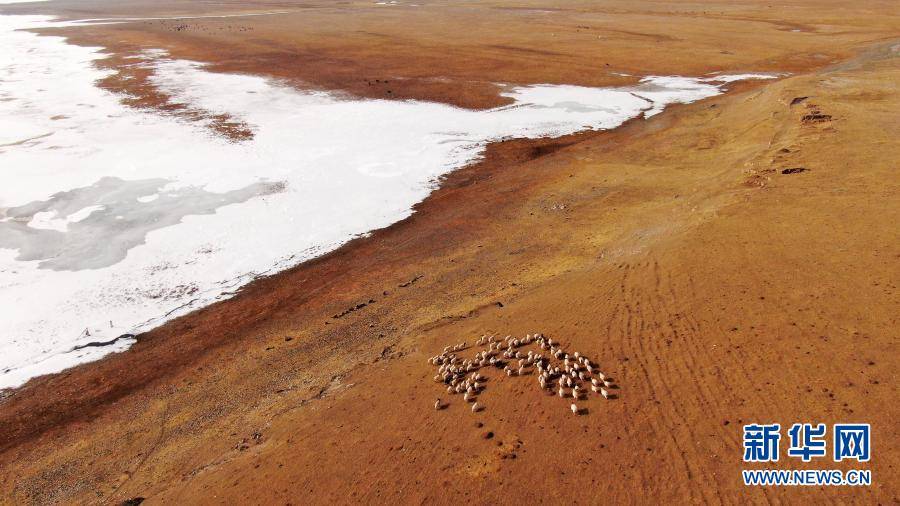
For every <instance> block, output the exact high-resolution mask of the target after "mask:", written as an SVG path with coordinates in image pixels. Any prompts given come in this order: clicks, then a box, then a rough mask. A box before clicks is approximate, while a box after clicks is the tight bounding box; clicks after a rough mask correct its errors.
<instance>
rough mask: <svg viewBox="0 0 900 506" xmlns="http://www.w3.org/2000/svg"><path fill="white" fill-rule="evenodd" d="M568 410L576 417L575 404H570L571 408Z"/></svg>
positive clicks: (576, 408)
mask: <svg viewBox="0 0 900 506" xmlns="http://www.w3.org/2000/svg"><path fill="white" fill-rule="evenodd" d="M569 409H571V410H572V414H573V415H577V414H578V406H576V405H575V404H572V405H571V406H569Z"/></svg>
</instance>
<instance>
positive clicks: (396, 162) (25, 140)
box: [0, 0, 770, 388]
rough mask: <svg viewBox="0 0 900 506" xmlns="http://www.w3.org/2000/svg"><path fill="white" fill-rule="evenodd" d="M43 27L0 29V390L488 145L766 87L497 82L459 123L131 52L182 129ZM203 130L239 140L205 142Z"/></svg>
mask: <svg viewBox="0 0 900 506" xmlns="http://www.w3.org/2000/svg"><path fill="white" fill-rule="evenodd" d="M0 1H2V0H0ZM52 25H54V21H53V20H52V19H50V18H47V17H39V16H0V312H2V317H0V388H7V387H15V386H18V385H21V384H22V383H24V382H25V381H27V380H28V379H29V378H32V377H34V376H37V375H40V374H46V373H51V372H57V371H60V370H62V369H64V368H66V367H70V366H72V365H75V364H77V363H81V362H85V361H89V360H95V359H98V358H100V357H102V356H103V355H105V354H108V353H111V352H115V351H121V350H123V349H125V348H127V347H128V346H129V345H130V344H131V343H133V339H131V338H128V337H125V338H120V339H117V338H118V337H119V336H122V335H128V334H136V333H139V332H141V331H145V330H148V329H150V328H152V327H154V326H157V325H159V324H161V323H163V322H164V321H166V320H168V319H171V318H173V317H175V316H178V315H181V314H184V313H185V312H188V311H190V310H193V309H196V308H199V307H202V306H204V305H207V304H210V303H212V302H215V301H216V300H220V299H222V298H226V297H229V296H231V295H232V294H233V293H234V291H235V290H236V289H238V288H239V287H240V286H242V285H244V284H246V283H247V282H249V281H251V280H253V279H254V278H256V277H258V276H260V275H264V274H270V273H274V272H277V271H279V270H283V269H285V268H287V267H290V266H293V265H296V264H297V263H299V262H302V261H303V260H306V259H309V258H312V257H314V256H317V255H321V254H323V253H325V252H327V251H330V250H333V249H334V248H337V247H338V246H340V245H341V244H343V243H345V242H346V241H348V240H350V239H352V238H354V237H356V236H359V235H360V234H365V233H367V232H370V231H372V230H375V229H378V228H382V227H385V226H388V225H390V224H392V223H394V222H397V221H398V220H401V219H403V218H405V217H407V216H409V214H410V213H411V212H412V211H411V209H412V206H413V205H414V204H416V203H417V202H419V201H421V200H422V199H424V198H425V197H426V196H427V195H428V194H429V192H430V191H432V190H433V189H434V188H435V185H436V182H437V181H438V179H439V177H440V176H441V175H444V174H446V173H448V172H449V171H452V170H454V169H457V168H459V167H462V166H464V165H466V164H469V163H472V162H473V161H476V160H477V159H478V158H479V157H480V156H481V154H482V152H483V150H484V148H485V146H486V145H487V144H488V143H490V142H494V141H498V140H502V139H507V138H513V137H525V138H537V137H548V136H561V135H565V134H570V133H574V132H578V131H582V130H586V129H594V130H598V129H609V128H615V127H616V126H619V125H621V124H622V123H623V122H625V121H627V120H629V119H631V118H634V117H638V116H640V115H646V116H649V115H652V114H657V113H659V112H661V111H662V110H663V109H664V108H665V107H666V105H668V104H672V103H687V102H692V101H695V100H700V99H703V98H707V97H710V96H713V95H717V94H719V93H721V92H722V88H721V87H722V86H723V85H724V84H726V83H727V82H730V81H732V80H735V79H744V78H754V77H770V76H761V75H754V74H747V75H740V76H715V77H706V78H687V77H672V76H670V77H647V78H645V79H644V80H643V81H642V82H641V83H640V84H639V85H637V86H634V87H630V88H585V87H578V86H552V85H534V86H525V87H501V90H502V93H503V94H504V95H505V96H508V97H510V98H511V99H512V100H513V101H514V104H513V105H510V106H506V107H500V108H496V109H491V110H485V111H471V110H465V109H460V108H455V107H451V106H447V105H442V104H436V103H427V102H416V101H384V100H361V99H346V98H340V97H339V96H337V95H334V94H329V93H323V92H313V91H304V90H298V89H295V88H291V87H288V86H286V85H283V84H282V83H279V82H276V81H272V80H269V79H265V78H262V77H256V76H249V75H231V74H217V73H211V72H208V71H206V70H205V69H204V66H203V65H202V64H199V63H196V62H190V61H181V60H173V59H170V58H168V56H167V55H166V53H164V52H162V51H148V52H146V54H144V55H142V57H140V58H136V59H135V60H134V65H141V66H146V67H147V68H149V69H151V70H152V71H153V77H152V78H151V82H152V83H153V84H154V85H155V86H156V87H157V88H158V89H159V90H160V91H162V92H163V93H165V94H166V95H168V96H169V97H170V100H171V101H172V102H174V103H178V104H184V105H186V106H187V107H189V108H190V110H191V111H196V112H197V114H196V115H194V118H193V119H187V118H184V117H179V116H174V115H171V114H162V113H159V112H154V111H152V110H137V109H134V108H130V107H128V106H125V105H123V104H122V103H121V99H122V98H123V97H122V96H119V95H115V94H113V93H110V92H108V91H104V90H102V89H100V88H98V87H97V86H96V82H97V81H98V80H100V79H102V78H104V77H107V76H108V75H109V74H110V72H111V71H108V70H100V69H98V68H97V67H96V66H95V62H96V61H97V60H99V59H102V58H104V56H105V55H104V54H103V53H102V51H101V49H99V48H84V47H78V46H72V45H68V44H66V43H65V41H64V39H62V38H59V37H40V36H37V35H35V34H33V33H31V32H28V31H22V29H28V28H36V27H41V26H52ZM223 117H224V118H228V120H229V121H231V122H234V123H236V124H238V125H240V127H241V128H242V129H245V130H246V131H247V132H249V135H248V136H247V138H245V139H243V140H233V139H228V138H226V137H224V136H222V135H220V134H217V133H216V129H214V128H211V126H214V125H213V123H214V122H215V121H219V119H220V118H223ZM217 118H219V119H217Z"/></svg>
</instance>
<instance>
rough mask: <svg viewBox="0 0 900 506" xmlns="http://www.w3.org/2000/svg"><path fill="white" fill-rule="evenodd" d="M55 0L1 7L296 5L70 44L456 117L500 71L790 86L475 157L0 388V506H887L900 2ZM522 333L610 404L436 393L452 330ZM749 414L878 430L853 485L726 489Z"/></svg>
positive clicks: (114, 31)
mask: <svg viewBox="0 0 900 506" xmlns="http://www.w3.org/2000/svg"><path fill="white" fill-rule="evenodd" d="M58 4H59V5H58V6H54V5H50V4H48V5H44V6H21V5H20V6H5V7H4V8H3V9H4V11H5V12H24V11H29V12H41V11H43V12H61V13H63V14H64V15H67V16H71V17H106V16H109V15H134V14H135V13H139V14H140V15H171V14H173V13H175V14H177V15H187V14H191V15H198V14H210V13H217V12H218V13H225V12H240V11H243V12H250V11H257V12H261V11H275V10H288V11H291V12H290V13H289V14H281V15H278V16H258V17H253V18H252V19H251V18H240V22H238V21H235V20H234V19H236V18H228V19H227V20H226V19H225V18H221V19H212V18H208V19H200V20H192V21H190V22H188V21H178V22H175V21H171V20H169V21H164V22H155V23H154V22H139V23H129V24H119V25H110V26H104V27H89V28H79V29H74V30H70V33H69V35H71V36H72V37H73V39H72V40H73V41H75V42H78V43H90V44H99V45H106V46H107V47H109V48H110V49H111V50H112V51H115V52H117V53H118V54H119V55H122V54H129V53H130V52H134V51H137V50H139V49H140V48H142V47H163V48H166V49H168V50H170V51H171V52H172V54H173V55H174V56H177V57H186V58H193V59H198V60H202V61H209V62H212V63H214V64H215V65H216V68H219V69H221V70H229V71H247V72H254V73H263V74H267V75H272V76H276V77H280V78H285V79H290V80H292V81H295V82H296V83H297V84H298V85H307V86H315V87H325V88H329V89H338V90H345V91H347V92H348V93H353V94H357V95H363V96H372V97H375V96H388V95H389V96H391V97H399V98H406V97H413V98H428V99H434V100H442V101H446V102H449V103H454V104H458V105H464V106H469V107H486V106H490V105H494V104H496V103H498V102H499V99H498V98H497V96H496V89H495V87H494V85H493V84H492V83H494V82H497V81H503V82H514V83H517V84H522V83H531V82H573V83H577V84H590V85H602V84H617V83H622V82H627V79H628V78H627V77H621V76H616V75H613V74H612V73H611V72H624V73H632V74H665V73H678V74H685V75H698V74H702V73H704V72H710V71H718V70H727V71H739V70H753V71H784V72H790V73H791V75H790V76H787V77H785V78H783V79H781V80H779V81H776V82H760V83H750V84H741V85H737V86H734V87H733V88H734V89H733V90H732V92H730V93H729V94H727V95H725V96H721V97H716V98H713V99H710V100H706V101H702V102H698V103H695V104H691V105H688V106H680V107H675V108H672V109H670V110H667V111H666V112H665V113H663V114H661V115H659V116H657V117H655V118H653V119H651V120H649V121H636V122H632V123H630V124H628V125H627V126H625V127H623V128H620V129H618V130H616V131H613V132H606V133H589V134H581V135H576V136H571V137H568V138H564V139H557V140H544V141H534V142H521V141H510V142H505V143H502V144H499V145H494V146H492V147H491V148H490V150H489V153H488V156H487V158H486V160H485V161H484V162H483V163H481V164H478V165H476V166H473V167H470V168H467V169H464V170H461V171H459V172H457V173H454V174H453V175H451V176H450V177H448V178H447V180H446V181H445V184H444V185H443V187H442V188H441V189H440V190H438V191H437V192H435V193H434V194H433V195H432V196H431V197H430V198H429V199H428V200H427V201H425V202H424V203H422V204H421V205H419V206H418V208H417V213H416V214H415V215H414V216H413V217H411V218H410V219H408V220H405V221H404V222H401V223H399V224H397V225H395V226H392V227H390V228H388V229H386V230H382V231H379V232H377V233H375V234H374V235H373V236H372V237H370V238H367V239H362V240H358V241H355V242H353V243H351V244H349V245H348V246H346V247H344V248H342V249H340V250H339V251H337V252H335V253H333V254H330V255H328V256H326V257H323V258H321V259H318V260H316V261H313V262H310V263H308V264H304V265H302V266H299V267H297V268H295V269H293V270H291V271H288V272H284V273H282V274H279V275H277V276H274V277H271V278H267V279H263V280H260V281H258V282H256V283H254V284H252V285H251V286H249V287H247V288H246V289H245V290H244V291H243V292H242V293H241V294H240V295H239V296H237V297H235V298H234V299H232V300H229V301H226V302H223V303H220V304H217V305H215V306H212V307H210V308H207V309H204V310H201V311H198V312H197V313H194V314H191V315H188V316H186V317H183V318H181V319H179V320H176V321H174V322H172V323H170V324H168V325H166V326H164V327H162V328H159V329H157V330H155V331H153V332H150V333H148V334H145V335H143V336H141V337H140V339H139V342H138V343H137V344H136V345H135V346H134V347H133V348H132V349H131V350H129V351H128V352H126V353H123V354H119V355H115V356H112V357H110V358H108V359H105V360H103V361H101V362H98V363H94V364H88V365H85V366H81V367H78V368H75V369H72V370H70V371H67V372H65V373H62V374H59V375H54V376H49V377H43V378H38V379H36V380H33V381H31V382H30V383H28V384H27V385H26V386H24V387H23V388H21V389H18V390H16V391H13V392H9V393H7V394H6V395H5V398H4V400H3V401H2V404H0V452H2V453H0V468H2V474H0V497H2V498H3V501H4V502H6V503H9V504H28V503H63V502H66V503H68V502H76V503H105V504H109V503H118V502H121V501H123V500H126V499H130V498H136V497H146V498H148V502H149V503H157V502H158V503H160V504H169V503H229V504H234V503H244V502H246V503H293V504H308V503H326V502H337V503H347V502H356V501H365V502H388V501H401V502H404V503H424V502H435V503H449V502H458V501H472V502H476V503H489V502H495V503H513V502H523V501H529V500H531V501H533V500H538V501H539V502H546V503H558V502H562V501H567V502H575V503H586V504H587V503H599V502H608V503H612V504H617V503H647V502H651V501H654V502H655V501H658V502H673V503H674V502H677V503H684V502H691V503H701V502H703V503H730V504H731V503H742V504H743V503H751V502H752V503H781V502H790V503H796V502H800V501H805V502H815V503H865V504H875V503H880V504H891V503H897V502H898V501H900V482H898V480H897V478H896V476H897V467H898V466H900V458H898V454H897V452H896V451H895V449H894V447H895V446H896V444H897V443H898V439H900V438H898V425H897V424H896V419H897V417H898V415H900V413H898V409H897V405H898V403H897V398H898V392H897V380H896V363H897V357H898V351H897V328H898V322H897V316H896V315H897V314H898V307H900V304H898V302H900V301H898V294H897V286H896V285H897V280H898V274H900V269H898V260H900V250H898V247H900V237H898V229H897V226H896V224H897V223H898V222H900V206H898V205H897V202H898V179H897V176H896V169H897V162H896V160H897V159H898V157H900V145H898V143H897V142H896V132H897V131H900V119H898V118H900V116H898V114H897V112H898V109H900V94H898V84H897V83H898V82H900V50H898V47H900V46H898V44H900V16H898V15H897V13H896V8H895V6H894V5H893V4H892V3H891V2H872V1H866V2H856V3H854V4H853V6H852V7H850V6H848V4H847V3H846V2H826V1H812V0H811V1H804V2H791V3H790V4H788V5H786V6H785V5H784V4H782V6H769V4H767V3H765V2H760V3H755V2H747V3H732V2H727V3H726V2H722V3H717V2H695V3H692V4H681V3H672V4H669V3H659V2H627V3H626V2H609V3H606V2H604V3H601V4H596V3H594V2H561V3H556V4H554V7H553V8H552V9H545V8H544V7H542V6H541V4H539V3H538V2H522V3H515V4H513V3H504V2H485V3H476V2H464V3H446V4H443V3H439V4H428V5H426V6H425V7H420V8H413V7H408V6H399V7H386V6H375V5H372V4H370V3H359V2H348V3H335V4H330V3H329V4H326V3H322V4H313V3H304V2H298V3H292V2H277V3H276V2H271V3H264V2H253V3H250V2H240V3H230V4H229V3H221V4H215V5H213V4H190V3H187V2H181V3H176V2H163V3H153V4H149V3H138V2H121V3H116V4H115V6H108V5H106V4H105V3H103V2H74V1H73V2H68V3H67V2H58ZM148 4H149V5H148ZM251 7H252V8H251ZM222 24H224V25H225V26H224V27H223V26H222ZM180 25H187V28H180V29H179V26H180ZM582 27H586V28H582ZM218 28H222V29H221V30H218ZM795 30H796V31H795ZM114 60H115V58H113V59H112V60H111V63H110V64H111V65H115V61H114ZM606 63H609V66H610V71H609V72H610V73H604V71H603V69H605V68H606V67H605V64H606ZM598 68H600V69H601V71H600V72H599V73H598V71H597V69H598ZM375 79H378V82H377V83H375V84H372V85H370V84H369V83H372V82H373V81H374V80H375ZM623 80H624V81H623ZM381 81H387V82H386V83H382V82H381ZM107 84H108V85H109V86H110V87H111V88H115V87H116V86H117V84H116V83H115V82H111V83H107ZM120 84H121V83H120ZM387 86H390V88H388V87H387ZM388 90H390V92H391V93H390V94H388V93H387V91H388ZM130 91H137V92H142V93H144V94H145V95H146V96H147V97H149V98H147V104H149V105H153V104H156V103H158V99H157V98H154V97H152V90H130ZM800 97H807V98H804V99H800ZM792 103H793V105H792ZM799 168H802V169H804V170H802V171H798V170H794V171H791V170H786V169H799ZM363 303H364V304H365V305H363V306H361V307H360V308H359V309H357V310H354V311H352V312H349V313H346V314H343V315H342V316H339V315H341V314H342V313H344V312H345V310H347V309H348V308H350V307H356V306H357V305H359V304H363ZM535 331H540V332H544V333H545V334H547V335H549V336H551V337H553V338H554V339H558V340H559V341H561V342H562V343H564V344H565V345H566V346H567V347H570V348H574V349H578V350H581V351H582V352H584V353H587V354H588V355H589V356H591V357H593V358H595V359H596V360H597V361H598V362H599V363H600V364H601V365H602V367H603V368H604V370H606V371H607V372H609V373H610V374H612V375H613V376H615V378H616V380H617V382H618V384H619V385H620V387H621V388H620V389H619V390H618V393H619V398H618V399H616V400H612V401H602V399H592V400H590V401H587V402H585V403H584V407H586V408H587V410H588V412H587V413H585V414H583V415H581V416H577V417H576V416H573V415H572V414H571V413H570V412H569V411H568V402H565V401H563V400H561V399H559V398H556V397H551V396H547V395H544V394H542V393H541V392H540V391H539V390H538V389H537V388H535V387H534V386H533V385H532V383H534V379H532V378H507V377H505V376H501V375H499V374H491V373H488V374H489V376H490V377H491V378H490V381H489V382H488V389H487V391H486V392H485V393H484V394H483V395H482V396H481V398H480V399H479V402H480V403H482V404H484V406H485V408H486V409H485V410H484V411H482V412H480V413H478V414H473V413H471V412H470V411H469V409H468V407H467V406H466V405H465V404H464V403H463V402H462V400H461V399H459V398H456V397H455V398H452V399H451V398H449V397H448V396H447V395H446V393H444V392H443V390H442V389H441V388H440V386H439V385H437V384H435V383H433V382H432V380H431V377H432V375H433V374H434V369H433V367H432V366H430V365H429V364H427V362H426V360H427V359H428V357H430V356H432V355H434V354H436V353H439V352H440V351H441V349H442V348H443V347H444V346H446V345H447V344H451V343H456V342H459V341H462V340H467V341H469V342H471V341H472V340H473V339H474V338H476V337H478V336H480V335H482V334H484V333H497V334H500V335H507V334H524V333H526V332H535ZM436 397H441V398H443V399H444V400H445V401H450V405H449V407H448V408H447V409H445V410H442V411H435V410H434V409H433V407H432V405H433V403H434V399H435V398H436ZM749 422H780V423H781V424H782V425H789V424H791V423H794V422H821V423H827V424H832V423H836V422H868V423H871V424H872V426H873V457H872V461H871V462H870V463H869V464H866V465H858V466H857V467H864V468H867V469H871V470H872V472H873V479H874V484H873V486H872V487H869V488H830V489H820V488H806V489H801V488H791V489H788V488H782V489H775V488H769V489H761V488H753V489H748V488H746V487H744V486H743V484H742V482H741V479H740V469H742V468H744V464H743V463H742V462H741V435H742V434H741V425H742V424H743V423H749ZM784 448H785V446H784V445H783V446H782V451H783V449H784ZM773 467H778V468H794V467H812V468H822V467H838V468H844V469H848V468H851V467H853V466H850V465H846V463H842V464H833V463H830V462H828V463H825V464H817V465H810V466H804V465H803V464H802V463H799V462H798V461H796V460H793V459H782V461H781V462H780V463H778V464H775V465H774V466H773Z"/></svg>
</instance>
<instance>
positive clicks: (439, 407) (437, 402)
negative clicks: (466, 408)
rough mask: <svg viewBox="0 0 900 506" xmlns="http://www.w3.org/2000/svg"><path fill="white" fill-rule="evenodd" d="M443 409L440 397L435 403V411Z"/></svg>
mask: <svg viewBox="0 0 900 506" xmlns="http://www.w3.org/2000/svg"><path fill="white" fill-rule="evenodd" d="M442 407H443V405H442V404H441V398H440V397H438V399H437V400H436V401H434V409H436V410H439V409H441V408H442Z"/></svg>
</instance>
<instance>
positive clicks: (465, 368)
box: [428, 334, 616, 415]
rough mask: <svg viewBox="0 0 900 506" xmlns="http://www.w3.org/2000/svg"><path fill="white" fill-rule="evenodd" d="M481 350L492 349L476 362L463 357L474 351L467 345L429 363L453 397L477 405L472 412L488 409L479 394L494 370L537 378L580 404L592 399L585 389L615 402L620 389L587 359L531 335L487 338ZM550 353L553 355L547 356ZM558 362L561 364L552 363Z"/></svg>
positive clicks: (575, 408) (480, 343) (544, 387)
mask: <svg viewBox="0 0 900 506" xmlns="http://www.w3.org/2000/svg"><path fill="white" fill-rule="evenodd" d="M531 344H537V346H538V347H540V349H541V350H543V351H539V352H534V351H528V353H524V352H523V351H522V348H523V347H526V346H529V345H531ZM475 346H476V347H479V348H482V347H485V346H486V347H487V349H483V350H480V351H478V352H477V353H475V356H474V357H473V358H471V359H465V358H462V356H461V355H460V354H459V352H461V351H463V350H465V349H467V348H468V346H467V345H466V343H460V344H457V345H456V346H447V347H445V348H444V351H443V352H442V353H441V354H440V355H436V356H434V357H431V358H430V359H428V363H429V364H432V365H434V366H436V367H437V368H438V370H437V374H436V375H435V376H434V381H435V383H442V384H445V385H447V393H448V394H451V395H453V394H462V396H463V399H464V400H465V401H466V402H471V403H472V412H473V413H476V412H478V411H481V410H482V409H483V406H481V405H480V404H478V395H479V394H481V393H482V392H483V391H484V389H485V382H486V381H487V378H486V377H485V376H484V375H482V374H480V373H479V372H478V371H479V370H481V369H484V368H488V367H493V368H496V369H502V370H503V371H504V373H505V374H506V375H507V376H508V377H512V376H526V375H531V374H536V376H537V383H538V384H539V385H540V388H541V390H542V391H545V392H548V393H551V394H552V393H553V391H554V389H555V390H556V394H557V395H559V396H560V397H561V398H567V397H571V398H572V399H573V400H574V401H578V400H581V399H584V398H586V397H587V396H588V393H587V389H586V388H584V386H585V385H587V384H590V389H591V391H593V392H595V393H597V394H599V395H602V396H603V398H605V399H612V398H615V395H614V394H612V393H611V392H610V389H612V388H616V387H615V384H614V383H613V381H612V378H610V377H608V376H606V375H605V374H603V373H602V372H601V371H600V370H599V369H597V368H596V365H595V364H594V363H593V362H591V361H590V360H589V359H588V358H587V357H585V356H584V355H582V354H580V353H579V352H577V351H576V352H574V353H572V354H571V355H569V354H568V353H566V351H565V350H563V349H562V346H560V345H559V343H558V342H555V341H554V340H553V339H550V338H548V337H544V335H543V334H535V335H534V336H532V335H531V334H527V335H526V336H525V337H524V338H522V339H517V338H513V337H512V336H506V337H505V338H503V339H497V338H495V337H494V336H481V338H479V339H478V340H477V341H475ZM545 352H546V354H547V356H545V355H544V353H545ZM553 359H555V360H556V365H555V366H554V365H553V364H552V361H553ZM444 407H446V405H445V404H444V403H443V402H442V401H441V399H440V398H438V399H437V400H435V401H434V409H437V410H440V409H443V408H444ZM570 408H571V410H572V413H574V414H576V415H577V414H581V409H580V408H579V407H578V405H577V404H576V403H575V402H573V403H572V405H571V406H570Z"/></svg>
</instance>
